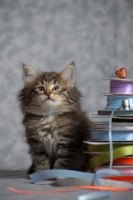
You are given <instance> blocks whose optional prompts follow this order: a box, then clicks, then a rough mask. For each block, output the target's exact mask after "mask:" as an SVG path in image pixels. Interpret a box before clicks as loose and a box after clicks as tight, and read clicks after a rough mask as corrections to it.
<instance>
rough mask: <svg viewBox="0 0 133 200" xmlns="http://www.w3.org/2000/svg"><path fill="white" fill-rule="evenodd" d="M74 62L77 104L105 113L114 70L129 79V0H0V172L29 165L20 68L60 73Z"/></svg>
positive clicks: (132, 43) (132, 47)
mask: <svg viewBox="0 0 133 200" xmlns="http://www.w3.org/2000/svg"><path fill="white" fill-rule="evenodd" d="M73 60H75V64H76V76H77V79H76V82H77V86H78V87H79V89H80V91H81V92H82V93H83V96H84V98H83V100H82V105H83V108H84V109H86V110H87V112H88V115H90V113H91V111H92V109H98V108H104V107H105V104H106V97H104V96H103V93H104V92H109V82H108V81H104V80H103V78H104V77H109V78H111V77H115V75H114V73H115V70H116V69H119V68H120V67H126V69H127V72H128V78H132V77H133V0H117V1H116V0H67V1H63V0H49V1H46V0H0V168H1V169H6V168H12V169H18V168H26V167H27V166H29V164H30V158H29V156H28V153H27V152H28V147H27V145H26V144H25V137H24V128H23V127H22V125H21V120H22V115H21V113H20V111H19V108H18V102H17V100H16V95H17V93H18V91H19V90H20V89H21V88H22V86H23V82H22V64H21V62H23V63H26V64H28V65H30V66H32V67H33V68H34V69H35V70H38V71H39V72H40V71H45V70H46V71H51V70H54V71H55V70H56V71H60V70H62V69H63V68H64V67H65V66H67V65H68V64H69V63H71V62H72V61H73Z"/></svg>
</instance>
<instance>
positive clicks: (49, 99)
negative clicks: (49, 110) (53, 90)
mask: <svg viewBox="0 0 133 200" xmlns="http://www.w3.org/2000/svg"><path fill="white" fill-rule="evenodd" d="M45 101H53V99H51V98H50V97H48V98H47V99H46V100H45Z"/></svg>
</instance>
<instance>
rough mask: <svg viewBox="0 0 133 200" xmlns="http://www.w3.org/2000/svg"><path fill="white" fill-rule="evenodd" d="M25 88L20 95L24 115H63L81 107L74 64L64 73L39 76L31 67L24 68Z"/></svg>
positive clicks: (49, 73) (45, 73)
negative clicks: (75, 81) (75, 83)
mask: <svg viewBox="0 0 133 200" xmlns="http://www.w3.org/2000/svg"><path fill="white" fill-rule="evenodd" d="M23 80H24V88H23V90H22V91H21V92H20V94H19V100H20V106H21V110H22V112H23V113H32V114H36V115H48V114H59V113H60V114H61V113H64V112H70V111H71V110H75V109H77V107H80V96H81V95H80V93H79V91H78V90H77V88H76V87H75V86H74V80H75V70H74V64H73V63H72V64H70V65H68V66H67V67H66V68H65V69H64V70H63V71H62V72H60V73H56V72H43V73H41V74H38V73H37V72H35V71H34V70H33V69H32V68H31V67H29V66H27V65H24V66H23Z"/></svg>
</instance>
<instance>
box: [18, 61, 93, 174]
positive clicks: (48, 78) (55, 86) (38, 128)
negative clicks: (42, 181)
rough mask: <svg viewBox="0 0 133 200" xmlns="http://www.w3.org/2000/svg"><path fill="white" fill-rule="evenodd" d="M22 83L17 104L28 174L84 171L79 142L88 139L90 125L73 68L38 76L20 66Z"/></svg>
mask: <svg viewBox="0 0 133 200" xmlns="http://www.w3.org/2000/svg"><path fill="white" fill-rule="evenodd" d="M23 79H24V88H23V89H22V90H21V92H20V93H19V101H20V107H21V110H22V112H23V114H24V119H23V124H24V126H25V130H26V138H27V143H28V144H29V153H30V155H31V158H32V165H31V167H30V168H29V171H28V173H29V174H30V173H33V172H36V171H40V170H45V169H53V168H54V169H73V170H82V171H86V170H87V169H88V160H87V159H88V158H87V156H86V155H85V154H83V151H84V150H85V148H86V146H85V145H84V144H83V141H84V140H86V139H88V137H89V127H90V121H89V119H88V118H87V116H86V114H85V112H83V111H82V110H81V106H80V97H81V94H80V92H79V91H78V89H77V88H76V87H75V86H74V79H75V70H74V64H73V63H72V64H70V65H68V66H67V67H66V68H65V69H64V70H63V71H62V72H60V73H56V72H44V73H41V74H38V73H36V72H35V71H34V70H33V69H32V68H31V67H29V66H27V65H24V67H23Z"/></svg>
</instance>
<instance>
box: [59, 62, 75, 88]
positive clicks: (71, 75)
mask: <svg viewBox="0 0 133 200" xmlns="http://www.w3.org/2000/svg"><path fill="white" fill-rule="evenodd" d="M60 75H61V78H62V79H63V80H64V81H65V82H66V85H67V86H68V87H74V81H75V69H74V62H73V63H71V64H70V65H68V66H67V67H66V68H65V69H64V70H63V71H62V72H61V73H60Z"/></svg>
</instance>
